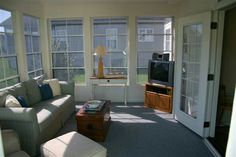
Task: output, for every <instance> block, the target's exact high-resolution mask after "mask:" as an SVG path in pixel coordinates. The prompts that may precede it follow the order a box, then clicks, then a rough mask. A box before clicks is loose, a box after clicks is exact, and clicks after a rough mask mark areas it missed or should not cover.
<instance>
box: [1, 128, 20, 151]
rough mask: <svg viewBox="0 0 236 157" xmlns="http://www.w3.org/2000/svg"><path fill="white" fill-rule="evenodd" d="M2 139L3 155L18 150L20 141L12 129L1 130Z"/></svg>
mask: <svg viewBox="0 0 236 157" xmlns="http://www.w3.org/2000/svg"><path fill="white" fill-rule="evenodd" d="M2 141H3V148H4V153H5V155H9V154H11V153H14V152H18V151H20V141H19V137H18V135H17V133H16V132H15V131H14V130H2Z"/></svg>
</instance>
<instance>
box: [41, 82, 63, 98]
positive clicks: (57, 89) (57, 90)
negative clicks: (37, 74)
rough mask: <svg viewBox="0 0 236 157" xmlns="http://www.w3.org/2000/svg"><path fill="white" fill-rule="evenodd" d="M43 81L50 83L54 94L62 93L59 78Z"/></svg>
mask: <svg viewBox="0 0 236 157" xmlns="http://www.w3.org/2000/svg"><path fill="white" fill-rule="evenodd" d="M43 82H44V83H48V84H49V85H50V87H51V88H52V93H53V96H58V95H61V87H60V84H59V81H58V79H50V80H44V81H43Z"/></svg>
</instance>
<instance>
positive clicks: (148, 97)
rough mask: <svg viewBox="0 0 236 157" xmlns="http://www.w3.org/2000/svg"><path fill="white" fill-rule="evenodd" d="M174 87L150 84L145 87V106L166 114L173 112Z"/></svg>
mask: <svg viewBox="0 0 236 157" xmlns="http://www.w3.org/2000/svg"><path fill="white" fill-rule="evenodd" d="M172 101H173V87H170V86H165V85H160V84H150V83H147V84H146V85H145V103H144V104H145V106H147V107H151V108H154V109H158V110H160V111H164V112H169V113H171V112H172Z"/></svg>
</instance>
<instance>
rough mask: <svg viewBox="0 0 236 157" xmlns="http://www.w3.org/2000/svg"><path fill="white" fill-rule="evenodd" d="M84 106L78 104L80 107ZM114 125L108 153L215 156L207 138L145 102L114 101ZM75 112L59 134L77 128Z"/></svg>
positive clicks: (148, 156) (152, 156) (154, 156)
mask: <svg viewBox="0 0 236 157" xmlns="http://www.w3.org/2000/svg"><path fill="white" fill-rule="evenodd" d="M79 108H80V106H77V109H79ZM111 120H112V122H111V125H110V128H109V131H108V134H107V137H106V140H105V142H102V143H100V144H102V145H103V146H104V147H106V148H107V153H108V157H212V156H213V155H212V153H211V152H210V151H209V150H208V148H207V146H206V145H205V144H204V142H203V139H202V138H201V137H199V136H197V135H196V134H195V133H193V132H192V131H190V130H189V129H187V128H185V127H184V126H183V125H181V124H180V123H178V122H177V121H175V120H174V119H173V116H172V115H171V114H167V113H164V112H160V111H157V110H153V109H150V108H146V107H144V106H143V104H140V103H139V104H137V103H136V104H135V103H132V104H128V106H127V107H126V106H124V105H123V104H121V103H120V104H119V103H112V108H111ZM76 130H77V126H76V120H75V116H74V115H73V116H72V117H71V118H70V120H69V121H68V122H67V124H66V125H65V127H64V128H62V129H61V130H60V132H59V133H58V135H62V134H64V133H67V132H69V131H76Z"/></svg>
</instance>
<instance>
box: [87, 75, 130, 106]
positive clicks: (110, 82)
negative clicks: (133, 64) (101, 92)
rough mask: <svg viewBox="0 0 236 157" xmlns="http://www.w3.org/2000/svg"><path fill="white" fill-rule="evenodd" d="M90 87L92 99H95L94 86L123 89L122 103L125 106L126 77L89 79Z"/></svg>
mask: <svg viewBox="0 0 236 157" xmlns="http://www.w3.org/2000/svg"><path fill="white" fill-rule="evenodd" d="M90 82H91V85H92V99H94V98H95V88H96V86H108V87H115V86H122V87H124V103H125V105H127V77H126V76H113V75H112V76H105V77H104V78H97V77H90Z"/></svg>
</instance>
